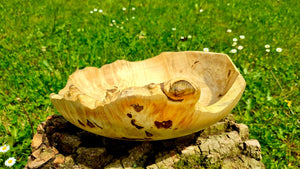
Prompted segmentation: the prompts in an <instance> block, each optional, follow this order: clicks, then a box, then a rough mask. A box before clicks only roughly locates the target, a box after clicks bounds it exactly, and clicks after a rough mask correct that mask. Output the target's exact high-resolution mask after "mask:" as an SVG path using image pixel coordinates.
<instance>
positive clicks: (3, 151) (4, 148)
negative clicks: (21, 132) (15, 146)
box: [0, 145, 10, 153]
mask: <svg viewBox="0 0 300 169" xmlns="http://www.w3.org/2000/svg"><path fill="white" fill-rule="evenodd" d="M9 148H10V147H9V146H8V145H4V146H1V147H0V153H6V152H7V151H8V150H9Z"/></svg>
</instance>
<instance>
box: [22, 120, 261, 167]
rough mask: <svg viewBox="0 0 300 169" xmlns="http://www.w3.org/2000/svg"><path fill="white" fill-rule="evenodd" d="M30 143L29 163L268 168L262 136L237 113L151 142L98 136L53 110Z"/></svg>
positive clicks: (97, 165)
mask: <svg viewBox="0 0 300 169" xmlns="http://www.w3.org/2000/svg"><path fill="white" fill-rule="evenodd" d="M31 148H32V154H31V155H30V156H29V160H28V162H27V164H26V166H25V168H26V169H36V168H38V169H46V168H47V169H48V168H55V169H56V168H60V169H70V168H73V169H101V168H104V169H123V168H124V169H130V168H146V169H164V168H166V169H169V168H222V169H227V168H228V169H231V168H241V169H242V168H265V166H264V164H263V163H262V162H261V159H262V156H261V148H260V144H259V142H258V141H257V140H253V139H250V140H249V130H248V127H247V126H246V125H244V124H239V123H236V122H235V121H234V118H233V115H232V114H229V115H228V116H227V117H225V118H224V119H222V120H221V121H220V122H218V123H216V124H214V125H212V126H210V127H208V128H206V129H205V130H202V131H200V132H197V133H194V134H191V135H188V136H185V137H180V138H176V139H170V140H164V141H152V142H137V141H123V140H115V139H110V138H106V137H102V136H98V135H95V134H92V133H89V132H87V131H84V130H81V129H79V128H77V127H76V126H74V125H72V124H71V123H69V122H68V121H66V120H65V119H64V118H63V117H62V116H61V115H52V116H49V117H48V118H47V120H46V121H45V122H42V123H41V124H40V125H39V126H38V128H37V132H36V134H35V135H34V137H33V139H32V144H31Z"/></svg>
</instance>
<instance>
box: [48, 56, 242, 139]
mask: <svg viewBox="0 0 300 169" xmlns="http://www.w3.org/2000/svg"><path fill="white" fill-rule="evenodd" d="M245 86H246V83H245V80H244V78H243V77H242V75H241V74H240V73H239V71H238V70H237V68H236V67H235V65H234V64H233V63H232V61H231V60H230V58H229V57H228V56H227V55H225V54H219V53H208V52H164V53H162V54H160V55H158V56H156V57H153V58H150V59H146V60H144V61H136V62H129V61H125V60H118V61H115V62H113V63H111V64H107V65H104V66H102V67H101V68H95V67H87V68H84V69H82V70H77V71H76V72H74V73H73V74H72V75H70V77H69V79H68V82H67V84H66V86H65V88H63V89H62V90H60V91H59V94H53V93H52V94H51V95H50V99H51V101H52V103H53V105H54V107H55V108H56V109H57V110H58V112H59V113H61V114H62V115H63V116H64V117H65V118H66V119H67V120H68V121H70V122H71V123H73V124H74V125H76V126H78V127H79V128H82V129H84V130H87V131H89V132H92V133H95V134H98V135H102V136H105V137H110V138H116V139H125V140H163V139H170V138H176V137H180V136H184V135H188V134H191V133H194V132H197V131H199V130H201V129H204V128H206V127H208V126H210V125H212V124H214V123H216V122H218V121H219V120H220V119H221V118H222V117H224V116H225V115H227V114H228V113H229V112H230V111H231V110H232V109H233V108H234V107H235V106H236V104H237V103H238V101H239V99H240V98H241V96H242V94H243V91H244V89H245Z"/></svg>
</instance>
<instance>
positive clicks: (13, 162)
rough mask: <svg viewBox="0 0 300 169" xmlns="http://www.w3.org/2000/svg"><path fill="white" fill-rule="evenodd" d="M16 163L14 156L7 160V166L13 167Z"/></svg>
mask: <svg viewBox="0 0 300 169" xmlns="http://www.w3.org/2000/svg"><path fill="white" fill-rule="evenodd" d="M15 163H16V159H15V158H14V157H9V158H8V159H7V160H6V161H5V166H6V167H11V166H13V165H14V164H15Z"/></svg>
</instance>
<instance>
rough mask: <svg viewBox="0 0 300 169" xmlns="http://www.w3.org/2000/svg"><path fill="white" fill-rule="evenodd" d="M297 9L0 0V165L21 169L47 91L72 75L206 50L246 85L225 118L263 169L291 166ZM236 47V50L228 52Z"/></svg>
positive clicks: (47, 108) (297, 152)
mask: <svg viewBox="0 0 300 169" xmlns="http://www.w3.org/2000/svg"><path fill="white" fill-rule="evenodd" d="M299 6H300V2H298V1H294V0H286V1H279V0H278V1H273V0H258V1H239V0H232V1H229V0H226V1H217V0H208V1H199V0H198V1H196V0H191V1H183V0H180V1H176V2H175V1H171V0H164V1H151V0H145V1H131V0H127V1H126V0H115V1H112V0H107V1H92V0H91V1H80V0H69V1H60V0H49V1H35V0H28V1H24V0H2V1H1V2H0V20H1V22H0V74H1V76H0V114H1V116H0V145H4V144H7V145H10V150H9V151H8V152H6V153H0V167H2V166H3V167H5V166H4V161H5V160H6V159H7V158H8V157H15V158H16V159H17V162H16V164H15V165H14V166H15V167H16V168H21V167H24V165H25V164H26V162H27V157H28V155H29V154H30V144H31V142H30V141H31V139H32V135H33V133H32V129H33V130H35V129H36V128H37V125H38V124H39V123H40V122H41V121H44V120H45V118H46V117H47V116H48V115H51V114H54V113H57V111H56V110H55V109H54V107H53V106H52V105H51V102H50V100H49V95H50V93H57V92H58V91H59V90H60V89H62V88H63V87H64V85H65V84H66V81H67V78H68V76H69V75H70V74H71V73H72V72H74V71H75V70H76V69H81V68H84V67H87V66H95V67H101V66H102V65H104V64H107V63H111V62H113V61H115V60H117V59H126V60H131V61H135V60H143V59H146V58H149V57H153V56H155V55H158V54H159V53H161V52H163V51H185V50H198V51H202V50H203V49H204V48H209V50H210V51H212V52H221V53H226V54H228V55H229V56H230V57H231V58H232V60H233V62H234V63H235V64H236V66H237V67H238V68H239V70H240V72H241V73H242V74H243V76H244V78H245V80H246V82H247V87H246V90H245V93H244V95H243V97H242V99H241V100H240V102H239V104H238V105H237V106H236V108H235V109H234V111H233V114H234V115H235V117H236V119H237V120H238V121H239V122H241V123H245V124H247V125H248V126H249V128H250V137H251V138H253V139H258V140H259V142H260V143H261V146H262V156H263V162H264V164H265V165H266V167H267V168H298V167H299V166H300V163H299V161H300V137H299V136H300V130H299V129H300V120H299V119H300V118H299V112H300V106H299V101H300V99H299V84H298V83H299V67H300V65H299V55H300V50H299V47H300V41H299V39H300V36H299V29H300V27H299V26H300V25H299V24H300V16H299V15H300V13H299ZM132 7H134V8H135V10H132ZM94 8H97V9H102V10H103V12H102V13H101V12H98V10H97V12H96V11H94ZM122 8H126V10H125V11H124V10H123V9H122ZM201 9H202V10H203V11H202V12H200V10H201ZM90 11H93V13H91V12H90ZM113 20H114V21H115V22H113ZM173 28H176V30H175V29H173ZM228 29H230V30H232V32H227V30H228ZM189 35H190V36H191V37H190V38H187V37H188V36H189ZM240 35H244V36H245V39H240V38H239V36H240ZM182 36H183V37H182ZM182 38H183V39H182ZM233 38H237V39H238V41H237V45H236V46H232V44H233ZM266 44H269V45H270V52H266V49H265V45H266ZM237 46H243V49H242V50H237V53H230V51H231V50H232V49H236V48H237ZM276 48H281V49H282V52H276ZM29 119H30V120H29ZM31 122H32V125H31Z"/></svg>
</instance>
